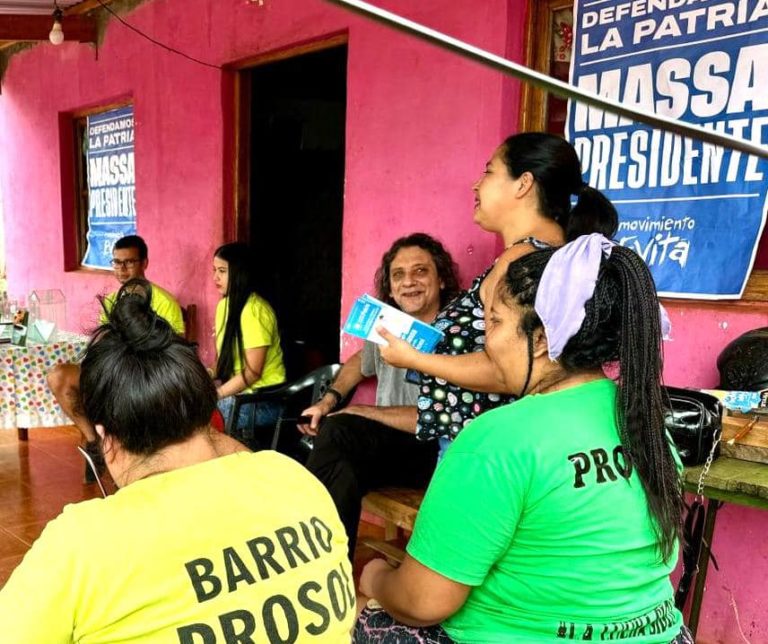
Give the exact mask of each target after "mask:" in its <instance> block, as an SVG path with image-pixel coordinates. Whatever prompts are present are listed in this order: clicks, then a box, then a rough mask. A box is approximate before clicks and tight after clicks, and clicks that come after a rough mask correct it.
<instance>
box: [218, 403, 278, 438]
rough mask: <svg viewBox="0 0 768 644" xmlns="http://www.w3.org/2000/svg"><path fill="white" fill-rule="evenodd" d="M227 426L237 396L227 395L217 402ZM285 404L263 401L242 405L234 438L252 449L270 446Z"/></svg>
mask: <svg viewBox="0 0 768 644" xmlns="http://www.w3.org/2000/svg"><path fill="white" fill-rule="evenodd" d="M217 406H218V408H219V411H220V412H221V415H222V416H223V417H224V426H225V427H226V425H227V423H228V422H229V419H230V417H231V416H232V410H233V409H234V406H235V397H234V396H227V397H226V398H222V399H221V400H219V402H218V403H217ZM282 409H283V406H282V404H280V403H278V402H273V401H263V402H257V403H251V404H248V405H243V406H242V407H240V412H239V414H238V419H237V423H235V428H234V430H233V431H232V438H235V439H237V440H239V441H240V442H241V443H243V444H245V445H247V446H248V447H250V448H251V449H252V450H259V449H266V448H268V447H269V446H270V441H271V440H272V433H273V431H274V429H275V425H276V424H277V419H278V418H279V417H280V412H281V411H282Z"/></svg>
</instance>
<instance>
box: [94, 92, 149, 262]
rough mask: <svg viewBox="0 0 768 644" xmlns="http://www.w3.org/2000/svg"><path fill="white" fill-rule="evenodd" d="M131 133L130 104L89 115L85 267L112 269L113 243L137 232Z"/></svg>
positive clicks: (134, 172) (132, 126) (131, 109)
mask: <svg viewBox="0 0 768 644" xmlns="http://www.w3.org/2000/svg"><path fill="white" fill-rule="evenodd" d="M133 132H134V124H133V106H131V105H128V106H126V107H120V108H117V109H114V110H109V111H108V112H101V113H100V114H94V115H93V116H89V117H88V122H87V129H86V136H87V151H86V161H87V165H88V234H87V237H86V239H87V249H86V253H85V257H84V259H83V263H82V265H83V266H86V267H88V268H103V269H111V264H110V262H111V260H112V246H114V244H115V242H116V241H117V240H118V239H120V238H121V237H124V236H125V235H133V234H135V233H136V167H135V161H134V154H133Z"/></svg>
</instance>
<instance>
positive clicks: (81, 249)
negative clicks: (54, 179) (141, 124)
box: [59, 98, 135, 275]
mask: <svg viewBox="0 0 768 644" xmlns="http://www.w3.org/2000/svg"><path fill="white" fill-rule="evenodd" d="M133 104H134V103H133V99H132V98H124V99H122V100H118V101H115V102H111V103H103V104H100V105H97V106H93V107H88V108H83V109H80V110H75V111H72V112H68V113H65V114H62V115H60V118H59V133H60V142H61V160H62V164H61V179H62V186H61V197H62V204H61V206H62V208H61V210H62V231H63V236H64V270H65V271H66V272H74V271H78V272H84V273H97V274H102V275H103V274H105V273H110V272H111V270H110V269H104V268H91V267H88V266H83V265H82V262H83V259H84V257H85V252H86V249H87V235H88V168H87V165H86V156H85V150H84V145H83V142H84V140H85V137H86V136H87V132H86V128H87V122H88V117H89V116H93V115H94V114H101V113H103V112H109V111H110V110H114V109H118V108H120V107H127V106H129V105H130V106H133ZM134 113H135V112H134Z"/></svg>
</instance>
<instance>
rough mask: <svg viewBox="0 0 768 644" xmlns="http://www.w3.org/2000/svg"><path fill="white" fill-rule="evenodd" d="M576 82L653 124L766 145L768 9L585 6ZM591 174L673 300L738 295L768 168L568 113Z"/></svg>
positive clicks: (711, 2) (751, 2) (604, 116)
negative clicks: (684, 125)
mask: <svg viewBox="0 0 768 644" xmlns="http://www.w3.org/2000/svg"><path fill="white" fill-rule="evenodd" d="M574 10H575V14H574V55H573V59H572V63H571V65H572V66H571V82H572V83H573V84H575V85H577V86H579V87H581V88H583V89H586V90H590V91H592V92H594V93H597V94H599V95H601V96H606V97H610V98H613V99H615V100H618V101H620V102H622V103H624V104H626V105H634V106H637V107H639V108H640V109H642V110H644V111H647V112H649V113H651V112H654V113H656V114H662V115H665V116H668V117H672V118H675V119H679V120H683V121H688V122H690V123H696V124H699V125H701V126H703V127H704V128H707V129H710V130H713V131H715V132H720V133H726V134H731V135H734V136H737V137H740V138H743V139H748V140H750V141H752V142H756V143H763V144H765V143H768V0H731V1H723V0H698V1H696V0H632V1H620V0H577V2H576V3H575V7H574ZM566 136H567V137H568V139H569V140H570V141H571V142H572V143H573V144H574V146H575V148H576V150H577V152H578V153H579V156H580V158H581V160H582V169H583V171H584V177H585V180H586V181H587V182H589V183H590V184H591V185H592V186H594V187H596V188H599V189H600V190H603V191H604V192H605V193H606V195H607V196H608V197H609V198H610V199H611V200H612V201H613V202H614V203H615V204H616V207H617V209H618V210H619V215H620V225H619V231H618V233H617V235H616V239H617V241H618V243H620V244H622V245H624V246H628V247H630V248H632V249H634V250H636V251H637V252H638V253H639V254H640V255H642V257H643V258H644V259H645V261H646V263H647V264H648V265H649V266H650V268H651V270H652V272H653V275H654V278H655V280H656V284H657V287H658V289H659V292H660V293H661V294H663V295H667V296H672V297H693V298H737V297H739V296H740V295H741V293H742V291H743V289H744V286H745V284H746V280H747V278H748V276H749V273H750V270H751V267H752V263H753V261H754V257H755V253H756V250H757V242H758V241H759V239H760V235H761V232H762V230H763V226H764V223H765V216H766V186H767V184H768V175H767V174H766V173H767V172H768V161H766V160H765V159H759V158H758V157H754V156H749V155H746V154H743V153H741V152H737V151H732V150H729V149H725V148H722V147H718V146H714V145H711V144H708V143H703V142H702V141H700V140H696V139H690V138H684V137H681V136H680V135H677V134H674V133H672V132H668V131H660V130H655V129H653V128H651V127H649V126H646V125H643V124H640V123H636V122H632V121H630V120H629V119H626V118H619V117H617V116H616V115H614V114H611V113H610V112H607V111H603V110H601V109H597V108H592V107H588V106H587V105H585V104H583V103H576V102H572V103H571V104H570V105H569V113H568V121H567V128H566Z"/></svg>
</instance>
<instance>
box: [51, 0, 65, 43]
mask: <svg viewBox="0 0 768 644" xmlns="http://www.w3.org/2000/svg"><path fill="white" fill-rule="evenodd" d="M55 6H56V8H55V9H54V10H53V27H51V33H49V34H48V40H50V41H51V44H54V45H60V44H61V43H63V42H64V30H63V29H62V28H61V17H62V13H61V9H59V5H55Z"/></svg>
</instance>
